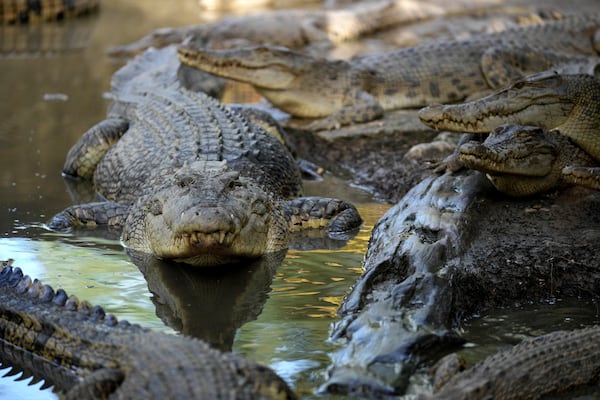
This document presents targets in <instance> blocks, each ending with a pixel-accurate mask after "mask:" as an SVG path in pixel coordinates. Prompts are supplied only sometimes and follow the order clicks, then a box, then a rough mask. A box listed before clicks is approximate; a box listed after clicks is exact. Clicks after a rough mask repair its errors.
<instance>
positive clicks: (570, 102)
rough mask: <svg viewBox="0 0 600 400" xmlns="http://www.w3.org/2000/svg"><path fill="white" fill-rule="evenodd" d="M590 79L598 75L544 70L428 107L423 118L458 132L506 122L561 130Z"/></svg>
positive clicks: (484, 130)
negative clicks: (480, 94) (470, 97)
mask: <svg viewBox="0 0 600 400" xmlns="http://www.w3.org/2000/svg"><path fill="white" fill-rule="evenodd" d="M590 80H594V78H593V77H591V76H589V77H588V76H585V75H559V74H557V73H555V72H543V73H540V74H535V75H531V76H529V77H527V78H524V79H522V80H519V81H517V82H515V83H513V84H512V85H509V86H507V87H505V88H503V89H501V90H499V91H497V92H495V93H492V94H490V95H489V96H486V97H483V98H480V99H477V100H474V101H470V102H466V103H462V104H452V105H439V104H436V105H431V106H429V107H425V108H423V109H421V110H420V111H419V118H420V119H421V121H422V122H423V123H425V125H428V126H430V127H432V128H435V129H443V130H449V131H455V132H469V133H488V132H490V131H492V130H493V129H494V128H496V127H497V126H500V125H502V124H515V125H535V126H539V127H541V128H543V129H555V128H558V129H561V127H562V126H563V125H565V124H566V123H567V122H569V121H570V120H572V119H573V118H577V116H576V115H574V113H573V109H574V107H575V105H576V104H577V102H578V101H579V100H580V99H583V98H584V97H585V96H582V95H580V93H578V92H583V91H584V90H586V89H585V87H586V86H588V85H587V84H586V85H581V83H585V82H588V81H590ZM596 86H597V84H596ZM579 88H581V89H579ZM561 130H562V129H561Z"/></svg>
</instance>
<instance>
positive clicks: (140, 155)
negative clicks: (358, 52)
mask: <svg viewBox="0 0 600 400" xmlns="http://www.w3.org/2000/svg"><path fill="white" fill-rule="evenodd" d="M144 60H145V59H144V58H140V59H139V60H137V61H136V62H134V63H133V64H132V65H129V66H125V67H124V68H123V69H121V70H120V71H118V72H117V73H115V75H114V76H113V80H112V93H113V96H114V102H113V103H112V105H111V108H110V110H109V113H108V119H106V120H105V121H102V122H100V123H99V124H97V125H95V126H94V127H92V128H90V129H89V130H88V131H87V132H86V133H85V134H84V135H83V137H82V138H81V139H80V140H79V141H78V142H77V143H76V144H75V145H74V146H73V147H72V148H71V150H70V151H69V154H68V155H67V160H66V162H65V166H64V168H63V172H64V174H65V175H67V176H72V177H78V178H83V179H93V181H94V185H95V188H96V190H97V191H98V193H99V194H100V195H101V196H102V197H103V198H104V199H105V201H102V202H95V203H89V204H82V205H77V206H73V207H69V208H67V209H66V210H64V211H63V212H61V213H59V214H57V215H56V216H55V217H54V218H53V219H52V221H51V222H50V223H49V226H50V228H52V229H62V228H66V227H69V226H82V225H84V226H96V225H108V226H111V227H116V228H119V229H121V228H122V236H121V239H122V242H123V244H124V245H125V246H126V247H128V248H131V249H134V250H138V251H141V252H145V253H150V254H154V255H155V256H157V257H159V258H165V259H174V260H176V261H181V262H185V263H188V264H193V265H198V266H207V265H216V264H224V263H230V262H235V261H239V260H241V259H245V258H256V257H260V256H262V255H264V254H266V253H271V252H275V251H279V250H282V249H285V248H287V246H288V237H289V233H290V231H291V230H302V229H307V228H317V229H319V228H321V229H323V228H325V229H326V230H327V231H328V232H330V233H331V232H342V231H347V230H352V229H354V228H357V227H358V226H359V225H360V223H361V222H362V220H361V218H360V216H359V215H358V212H357V210H356V208H354V206H352V205H350V204H348V203H346V202H344V201H341V200H336V199H325V198H304V197H297V196H299V195H300V194H301V192H302V181H301V177H300V171H299V168H298V166H297V165H296V163H295V161H294V159H293V157H292V155H291V154H290V152H289V151H288V150H287V148H286V147H285V146H284V145H283V144H282V143H281V142H280V141H279V140H277V139H276V138H275V137H274V136H273V135H271V134H269V133H267V131H266V130H264V129H263V128H261V127H259V126H257V125H255V124H252V123H250V122H249V121H248V120H247V119H246V118H244V117H243V116H242V115H241V114H240V113H238V112H236V111H234V110H232V109H230V108H227V107H224V106H223V105H221V104H220V103H218V102H217V101H215V100H214V99H212V98H209V97H208V96H206V95H204V94H203V93H198V92H193V91H190V90H187V89H185V88H183V87H182V86H181V85H180V84H179V82H178V81H175V82H173V81H172V80H170V81H168V82H167V83H165V82H164V81H162V80H161V76H162V75H161V74H162V70H161V68H160V66H158V67H156V66H153V69H151V70H146V69H145V68H144V67H143V66H142V67H141V68H140V67H139V66H137V62H138V61H139V62H144ZM165 62H168V61H165ZM265 118H267V117H266V116H265ZM265 121H266V120H265ZM266 123H267V122H265V124H266ZM270 123H271V124H272V125H271V126H275V125H276V123H275V122H274V121H273V120H272V119H271V121H270Z"/></svg>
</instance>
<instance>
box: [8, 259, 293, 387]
mask: <svg viewBox="0 0 600 400" xmlns="http://www.w3.org/2000/svg"><path fill="white" fill-rule="evenodd" d="M0 332H1V335H0V337H1V339H0V362H1V363H2V365H3V367H7V366H11V367H12V368H13V372H14V373H17V372H19V371H22V372H23V374H24V376H25V377H28V376H33V378H34V379H33V381H32V383H35V382H39V381H40V380H42V379H43V380H44V381H45V383H44V387H50V386H54V390H55V391H57V392H60V393H62V394H63V395H64V398H66V399H99V398H109V397H110V398H119V399H125V398H144V399H165V398H169V399H191V398H193V399H233V398H236V399H294V398H296V397H295V395H294V394H293V392H292V391H291V389H290V388H289V387H288V385H287V384H286V383H285V382H284V381H283V380H282V379H281V378H280V377H279V376H277V374H276V373H275V372H274V371H273V370H271V369H270V368H268V367H265V366H263V365H260V364H258V363H256V362H253V361H251V360H248V359H245V358H243V357H242V356H240V355H237V354H234V353H231V352H220V351H218V350H215V349H212V348H211V347H210V346H209V345H208V344H206V343H205V342H203V341H201V340H199V339H195V338H191V337H187V336H176V335H170V334H166V333H161V332H155V331H152V330H150V329H146V328H143V327H141V326H139V325H134V324H130V323H128V322H127V321H125V320H121V321H119V320H118V319H117V318H116V317H115V316H114V315H111V314H106V313H105V311H104V310H103V308H102V307H100V306H92V305H91V304H90V303H89V302H87V301H79V300H78V299H77V297H75V296H72V295H71V296H69V295H68V294H67V293H66V292H65V291H64V290H62V289H58V290H56V291H55V290H53V289H52V287H50V286H49V285H46V284H43V283H42V282H41V281H39V280H37V279H34V280H32V279H31V278H30V277H29V276H27V275H24V274H23V272H22V270H21V269H20V268H18V267H13V266H11V265H9V263H3V265H2V266H1V271H0Z"/></svg>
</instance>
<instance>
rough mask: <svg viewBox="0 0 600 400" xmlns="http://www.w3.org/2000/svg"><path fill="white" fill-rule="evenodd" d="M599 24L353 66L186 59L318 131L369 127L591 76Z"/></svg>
mask: <svg viewBox="0 0 600 400" xmlns="http://www.w3.org/2000/svg"><path fill="white" fill-rule="evenodd" d="M598 26H599V20H598V17H597V16H596V15H593V16H571V17H566V18H564V19H562V20H558V21H553V22H547V23H544V24H541V25H532V26H527V27H520V28H513V29H508V30H506V31H503V32H499V33H493V34H481V35H478V36H476V37H474V38H470V39H465V40H452V41H437V42H432V43H428V44H423V45H420V46H415V47H410V48H403V49H398V50H396V51H392V52H387V53H375V54H372V55H366V56H363V57H359V58H355V59H353V60H350V61H344V60H328V59H324V58H319V57H313V56H310V55H308V54H302V53H299V52H295V51H292V50H289V49H286V48H281V47H277V46H253V47H246V48H240V49H233V50H211V49H206V48H199V47H196V46H194V45H193V44H190V43H184V44H182V45H181V46H180V47H179V57H180V60H181V61H182V62H183V63H185V64H187V65H190V66H192V67H195V68H198V69H201V70H203V71H206V72H210V73H213V74H216V75H219V76H222V77H226V78H230V79H234V80H238V81H241V82H247V83H250V84H252V85H253V86H254V87H255V88H256V89H257V90H258V91H259V92H260V93H261V94H262V95H263V96H264V97H265V98H267V99H268V100H269V101H270V102H271V103H273V105H275V106H276V107H279V108H281V109H282V110H284V111H286V112H288V113H290V114H292V115H294V116H298V117H306V118H320V119H318V120H316V121H314V122H313V124H312V127H313V128H314V129H323V128H330V127H335V126H339V125H340V124H341V125H343V124H348V123H352V122H365V121H369V120H372V119H375V118H377V117H380V116H381V115H382V114H383V112H384V111H386V110H392V109H398V108H415V107H421V106H426V105H428V104H430V103H434V102H437V103H448V102H457V101H460V100H463V99H465V98H466V97H467V96H470V95H473V94H476V93H482V92H486V91H488V90H489V89H491V88H497V87H500V86H502V85H503V84H508V83H510V82H512V81H514V80H515V79H518V78H521V77H523V76H525V75H528V74H532V73H535V72H541V71H545V70H548V69H560V70H561V71H571V72H588V71H589V70H590V69H592V68H593V66H594V65H595V64H596V63H597V61H598V59H597V57H596V56H597V55H598V51H599V50H600V43H599V42H598V37H599V35H598V34H597V32H598Z"/></svg>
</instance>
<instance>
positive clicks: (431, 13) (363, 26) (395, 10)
mask: <svg viewBox="0 0 600 400" xmlns="http://www.w3.org/2000/svg"><path fill="white" fill-rule="evenodd" d="M436 3H437V4H436ZM497 4H498V2H496V1H494V0H486V1H480V2H478V4H477V5H473V4H472V2H467V1H455V2H453V3H452V4H448V3H442V2H422V1H414V0H403V1H396V0H378V1H370V2H366V1H364V2H360V3H358V4H355V5H350V6H348V7H345V8H339V9H325V10H314V9H312V10H305V9H290V10H273V11H266V12H261V13H256V14H249V15H240V16H231V17H228V18H225V19H223V20H221V21H218V22H214V23H210V24H201V25H190V26H184V27H176V28H161V29H157V30H155V31H152V32H150V33H149V34H148V35H146V36H144V37H143V38H141V39H140V40H138V41H136V42H134V43H130V44H126V45H122V46H115V47H112V48H110V49H109V50H108V54H109V55H110V56H112V57H130V56H133V55H135V54H138V53H141V52H142V51H144V50H145V49H147V48H149V47H154V48H161V47H164V46H167V45H169V44H175V43H181V42H182V41H183V40H184V39H185V38H186V37H190V40H191V42H192V43H193V44H194V46H196V47H201V48H212V49H223V48H232V47H240V46H248V45H260V44H267V43H268V44H272V45H277V46H285V47H288V48H292V49H301V48H306V47H310V49H311V50H314V51H318V50H319V49H320V48H323V47H329V46H328V45H331V44H339V43H341V42H344V41H349V40H354V39H357V38H359V37H362V36H365V35H368V34H371V33H374V32H376V31H380V30H384V29H387V28H390V27H392V26H397V25H400V24H405V23H409V22H415V21H418V20H423V19H427V18H434V17H440V16H442V15H449V14H453V13H464V12H467V11H469V10H470V11H473V10H481V9H482V8H483V7H485V6H493V5H497Z"/></svg>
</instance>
